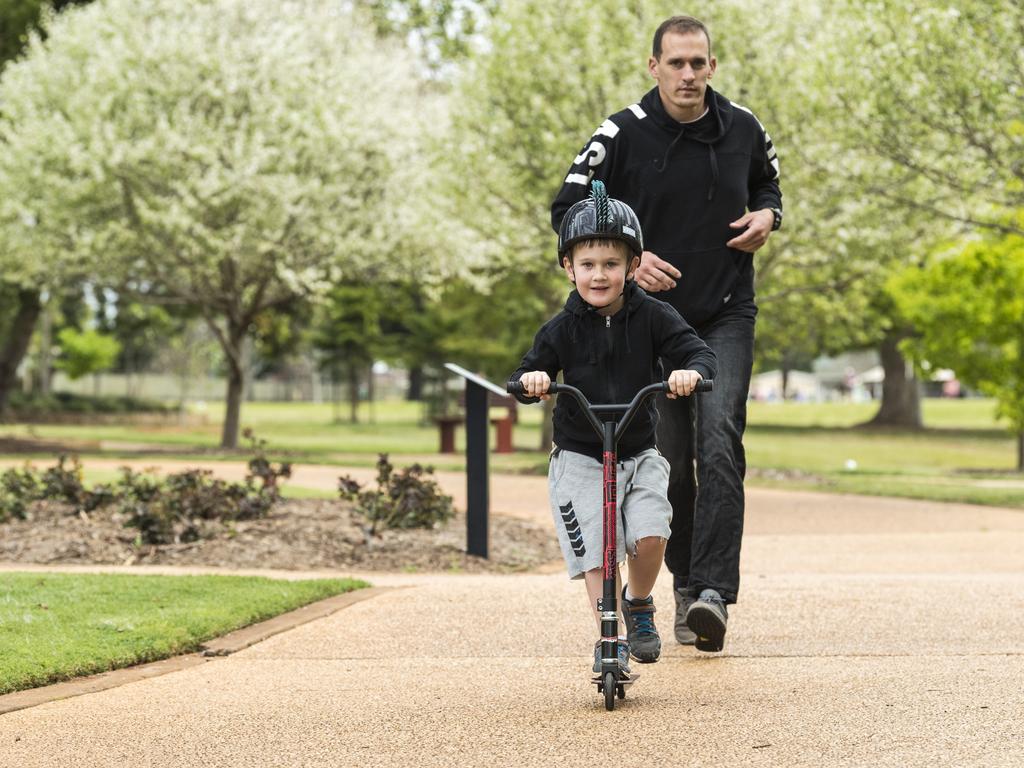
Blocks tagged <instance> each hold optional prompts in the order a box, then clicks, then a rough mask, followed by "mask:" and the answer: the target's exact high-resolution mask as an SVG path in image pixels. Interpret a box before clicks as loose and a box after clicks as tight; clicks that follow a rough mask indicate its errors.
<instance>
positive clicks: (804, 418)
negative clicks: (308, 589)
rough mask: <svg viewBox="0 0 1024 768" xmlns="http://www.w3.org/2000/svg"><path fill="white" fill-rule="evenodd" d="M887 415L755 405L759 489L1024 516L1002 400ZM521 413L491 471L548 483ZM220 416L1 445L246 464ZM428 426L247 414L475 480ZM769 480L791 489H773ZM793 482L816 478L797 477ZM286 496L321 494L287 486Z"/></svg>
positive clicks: (295, 406)
mask: <svg viewBox="0 0 1024 768" xmlns="http://www.w3.org/2000/svg"><path fill="white" fill-rule="evenodd" d="M876 410H877V404H876V403H792V402H787V403H756V402H755V403H751V404H750V407H749V418H748V428H747V434H746V439H745V444H746V448H747V458H748V465H749V466H750V467H751V469H752V470H753V471H752V472H751V482H752V483H754V484H759V483H760V484H769V485H779V484H782V485H789V486H796V487H816V488H821V489H823V490H832V491H841V492H843V491H845V492H856V493H872V492H876V493H884V494H886V495H897V496H910V497H923V498H937V499H946V500H951V501H973V502H978V503H986V504H1009V505H1012V506H1020V507H1024V478H1019V480H1020V482H1019V483H1018V482H1017V481H1016V480H1014V479H1013V478H1006V477H1003V475H1004V474H1005V473H1007V472H1008V471H1010V470H1012V469H1013V468H1014V466H1015V462H1016V453H1015V443H1014V441H1013V439H1012V437H1011V436H1010V435H1009V434H1008V433H1007V432H1006V431H1005V429H1003V427H1002V426H1001V425H1000V424H999V423H997V422H996V419H995V404H994V402H993V401H992V400H987V399H964V400H958V399H927V400H925V401H924V406H923V410H924V421H925V425H926V429H925V430H924V431H922V432H910V431H900V430H887V431H883V430H874V429H860V428H857V425H859V424H862V423H863V422H865V421H867V420H868V419H869V418H870V417H871V416H872V415H873V414H874V413H875V411H876ZM519 414H520V419H519V422H520V423H519V424H518V426H517V427H516V430H515V442H516V447H517V449H518V450H517V452H516V453H515V454H511V455H499V454H494V453H492V454H491V457H490V464H491V468H492V470H493V471H496V472H543V471H544V468H545V466H546V459H547V456H546V454H545V453H543V452H540V451H538V450H537V446H538V444H539V442H540V421H541V409H540V408H539V407H532V406H531V407H524V408H520V409H519ZM209 416H210V422H209V423H208V424H206V425H204V426H200V427H195V426H193V427H187V428H178V427H148V428H142V427H125V426H62V425H48V426H32V427H30V426H28V425H5V426H3V427H2V428H0V436H2V435H4V434H6V435H11V436H23V437H26V436H33V435H34V436H36V437H38V438H47V439H51V440H62V441H71V442H79V443H81V444H83V445H85V446H89V445H91V446H93V447H92V448H87V449H86V450H82V451H81V454H82V455H83V456H89V455H103V456H106V457H125V458H138V457H139V455H140V452H144V451H147V450H151V451H158V452H160V455H162V456H166V457H168V458H172V457H183V458H193V459H194V458H196V456H197V454H198V455H200V456H201V457H202V459H203V460H218V459H230V460H234V461H237V460H238V459H239V458H240V456H241V455H242V454H239V453H234V454H232V453H225V452H222V451H219V450H218V449H217V447H216V446H217V443H218V441H219V436H220V426H219V419H220V412H219V410H218V409H217V408H211V410H210V411H209ZM422 417H423V409H422V406H421V405H419V404H417V403H407V402H403V401H388V402H383V403H378V404H377V405H376V406H375V407H373V408H370V407H369V406H367V405H365V404H364V406H363V407H362V409H361V411H360V413H359V418H360V421H359V423H357V424H349V423H347V422H341V423H337V422H335V421H334V409H333V407H332V406H331V405H330V404H319V405H318V404H311V403H246V404H245V405H244V406H243V409H242V423H243V426H247V427H251V428H252V429H253V430H255V432H256V434H257V435H258V436H260V437H262V438H265V439H266V440H268V441H269V446H270V452H271V455H272V456H273V457H274V458H290V459H292V460H294V461H298V462H306V463H326V464H337V465H341V466H365V467H371V466H373V465H374V464H375V463H376V457H377V453H380V452H386V453H389V454H391V457H392V461H393V462H394V463H395V465H396V466H405V465H407V464H410V463H412V462H414V461H420V462H426V463H429V464H431V465H433V466H434V467H435V468H437V469H452V470H461V469H464V468H465V459H464V456H463V453H462V451H463V450H464V443H463V440H464V439H465V431H464V430H463V429H460V430H459V431H458V445H457V447H458V453H456V454H453V455H441V454H437V453H436V451H437V445H438V434H437V428H436V427H435V426H433V425H432V424H429V423H423V419H422ZM371 419H372V420H371ZM492 439H493V436H492ZM39 458H50V457H39ZM850 460H852V462H853V464H851V463H850ZM848 466H855V467H856V469H854V470H850V469H847V467H848ZM766 472H767V473H768V474H775V475H781V476H782V478H781V479H780V478H779V477H767V478H766V477H765V473H766ZM793 474H801V475H804V477H800V478H796V479H793V478H787V477H786V476H787V475H793ZM285 493H286V495H292V496H304V495H321V494H318V493H312V494H311V492H309V491H306V490H304V489H299V488H288V487H287V486H286V490H285Z"/></svg>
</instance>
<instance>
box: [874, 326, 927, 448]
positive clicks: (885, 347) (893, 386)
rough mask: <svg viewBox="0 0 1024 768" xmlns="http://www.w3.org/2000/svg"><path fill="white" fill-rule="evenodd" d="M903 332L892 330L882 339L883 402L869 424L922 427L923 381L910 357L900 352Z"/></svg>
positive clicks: (908, 427)
mask: <svg viewBox="0 0 1024 768" xmlns="http://www.w3.org/2000/svg"><path fill="white" fill-rule="evenodd" d="M902 338H904V336H903V334H900V333H896V332H894V333H890V334H889V335H887V336H886V337H885V338H884V339H883V340H882V345H881V348H880V350H879V352H880V353H881V357H882V370H883V371H884V372H885V380H884V381H883V382H882V403H881V405H880V406H879V408H878V413H876V414H875V416H874V418H872V419H871V421H869V422H867V424H865V425H864V426H869V427H902V428H904V429H921V428H922V427H923V426H924V424H923V422H922V421H921V390H920V382H919V381H918V379H917V376H916V375H915V374H914V371H913V369H912V368H911V366H910V364H909V363H908V362H907V360H906V359H905V358H904V357H903V355H902V354H901V353H900V350H899V347H898V344H899V342H900V340H901V339H902Z"/></svg>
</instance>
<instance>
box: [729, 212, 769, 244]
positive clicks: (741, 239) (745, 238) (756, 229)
mask: <svg viewBox="0 0 1024 768" xmlns="http://www.w3.org/2000/svg"><path fill="white" fill-rule="evenodd" d="M774 223H775V214H774V213H772V212H771V211H770V210H769V209H768V208H762V209H761V210H760V211H751V212H750V213H747V214H744V215H743V216H740V217H739V218H738V219H736V221H734V222H732V223H731V224H730V225H729V226H730V227H732V228H733V229H744V228H746V229H745V231H744V232H743V233H741V234H739V235H737V236H736V237H734V238H733V239H732V240H730V241H729V242H728V243H726V245H727V246H729V247H730V248H736V249H737V250H740V251H746V252H747V253H753V252H754V251H756V250H757V249H758V248H760V247H761V246H762V245H764V244H765V243H767V242H768V235H770V234H771V232H772V224H774Z"/></svg>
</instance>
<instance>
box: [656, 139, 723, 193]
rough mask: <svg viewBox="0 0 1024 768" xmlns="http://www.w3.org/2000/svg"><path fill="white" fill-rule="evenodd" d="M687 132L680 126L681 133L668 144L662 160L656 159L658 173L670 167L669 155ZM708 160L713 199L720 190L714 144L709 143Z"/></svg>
mask: <svg viewBox="0 0 1024 768" xmlns="http://www.w3.org/2000/svg"><path fill="white" fill-rule="evenodd" d="M684 133H686V128H685V127H684V128H680V129H679V133H677V134H676V137H675V138H674V139H672V142H671V143H670V144H669V145H668V148H667V149H666V150H665V154H664V155H663V156H662V158H661V162H658V161H657V160H656V161H655V166H656V167H657V169H658V173H664V172H665V169H666V168H668V156H669V154H671V152H672V150H673V149H674V148H675V146H676V144H678V143H679V140H680V139H681V138H683V134H684ZM707 147H708V160H709V161H710V162H711V186H710V187H708V200H712V199H714V197H715V192H716V191H717V190H718V155H716V154H715V147H714V145H712V144H708V145H707Z"/></svg>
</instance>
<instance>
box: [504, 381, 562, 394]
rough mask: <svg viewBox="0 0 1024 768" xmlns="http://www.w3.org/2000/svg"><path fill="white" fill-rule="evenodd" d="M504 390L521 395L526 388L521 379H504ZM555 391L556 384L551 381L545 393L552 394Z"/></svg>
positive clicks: (556, 388)
mask: <svg viewBox="0 0 1024 768" xmlns="http://www.w3.org/2000/svg"><path fill="white" fill-rule="evenodd" d="M505 391H506V392H508V393H509V394H510V395H522V394H524V393H525V392H526V388H525V387H524V386H523V382H521V381H506V382H505ZM556 392H558V384H557V383H556V382H554V381H552V382H551V383H550V384H549V385H548V391H547V394H549V395H553V394H555V393H556Z"/></svg>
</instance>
